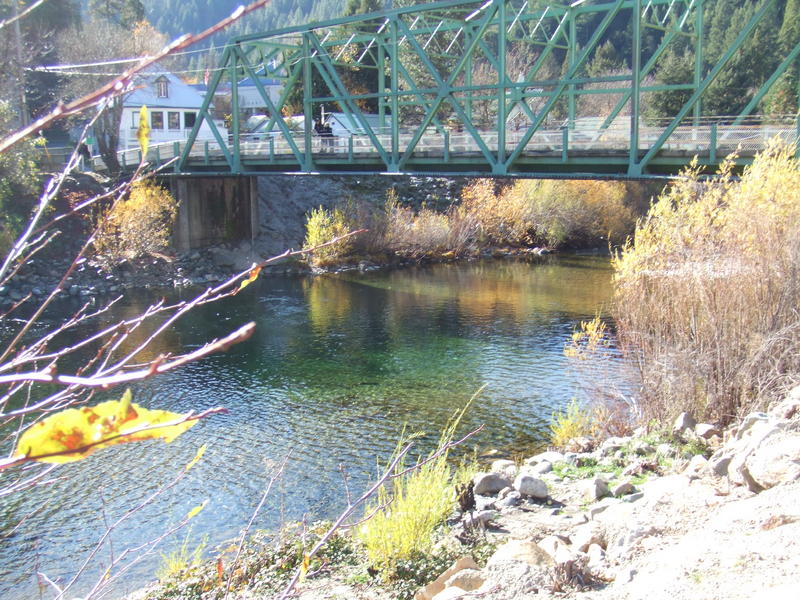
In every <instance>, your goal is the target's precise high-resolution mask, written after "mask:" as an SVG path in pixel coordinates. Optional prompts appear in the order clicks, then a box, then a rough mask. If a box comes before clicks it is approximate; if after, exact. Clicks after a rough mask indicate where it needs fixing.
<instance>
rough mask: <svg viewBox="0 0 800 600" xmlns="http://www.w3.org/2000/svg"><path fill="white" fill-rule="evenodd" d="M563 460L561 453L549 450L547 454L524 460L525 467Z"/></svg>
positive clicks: (542, 453) (543, 453)
mask: <svg viewBox="0 0 800 600" xmlns="http://www.w3.org/2000/svg"><path fill="white" fill-rule="evenodd" d="M563 460H564V455H563V454H561V452H555V451H553V450H549V451H547V452H540V453H539V454H537V455H535V456H531V457H530V458H528V459H526V460H525V464H526V465H536V464H539V463H540V462H549V463H551V464H552V463H557V462H562V461H563Z"/></svg>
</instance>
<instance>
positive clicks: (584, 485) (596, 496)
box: [580, 477, 608, 502]
mask: <svg viewBox="0 0 800 600" xmlns="http://www.w3.org/2000/svg"><path fill="white" fill-rule="evenodd" d="M580 488H581V496H582V497H583V499H584V500H586V501H587V502H596V501H597V500H600V499H601V498H603V497H605V496H608V483H607V482H606V480H605V479H603V478H602V477H595V478H593V479H587V480H586V481H582V482H581V484H580Z"/></svg>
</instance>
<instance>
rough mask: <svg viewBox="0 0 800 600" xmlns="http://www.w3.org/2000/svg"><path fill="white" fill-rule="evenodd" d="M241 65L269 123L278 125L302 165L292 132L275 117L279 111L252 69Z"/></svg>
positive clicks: (269, 129)
mask: <svg viewBox="0 0 800 600" xmlns="http://www.w3.org/2000/svg"><path fill="white" fill-rule="evenodd" d="M234 51H235V52H241V50H239V49H238V48H236V49H235V50H234ZM242 64H243V65H244V68H245V70H246V71H247V74H248V75H249V76H250V78H251V79H252V80H253V82H254V83H255V84H256V89H257V90H258V93H259V95H260V96H261V99H262V100H263V101H264V104H265V105H266V107H267V110H268V111H269V113H270V123H273V124H277V125H278V129H280V130H281V133H283V135H284V137H285V138H286V142H287V143H288V144H289V148H291V150H292V154H294V156H295V158H296V159H297V162H298V163H300V164H301V165H302V164H303V153H302V152H300V148H298V147H297V143H295V141H294V136H293V135H292V132H291V130H290V129H289V127H288V125H286V121H284V120H283V119H281V118H278V117H277V115H279V114H280V111H278V109H277V108H276V107H275V104H274V103H273V102H272V100H271V99H270V97H269V94H268V93H267V91H266V90H265V89H264V86H263V85H261V81H259V79H258V77H256V74H255V72H254V71H253V69H252V68H251V66H250V65H249V64H248V63H247V62H246V61H245V62H243V63H242ZM238 108H239V107H238V106H236V107H231V110H238ZM271 129H272V128H271V127H270V126H269V124H268V125H267V130H268V131H271Z"/></svg>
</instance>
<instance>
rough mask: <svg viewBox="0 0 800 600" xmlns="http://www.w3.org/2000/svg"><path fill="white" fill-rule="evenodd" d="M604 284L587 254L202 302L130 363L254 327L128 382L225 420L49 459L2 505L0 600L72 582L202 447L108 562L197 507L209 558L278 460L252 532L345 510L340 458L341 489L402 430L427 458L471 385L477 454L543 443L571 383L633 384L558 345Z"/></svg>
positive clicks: (614, 367) (603, 263)
mask: <svg viewBox="0 0 800 600" xmlns="http://www.w3.org/2000/svg"><path fill="white" fill-rule="evenodd" d="M610 277H611V272H610V267H609V262H608V259H607V258H603V257H588V256H582V257H578V256H553V257H548V258H546V259H539V260H537V261H535V262H524V261H511V260H507V261H480V262H468V263H459V264H444V265H435V266H423V267H417V268H409V269H404V270H396V271H376V272H371V273H344V274H339V275H331V276H318V277H313V278H311V277H276V276H262V277H261V279H260V280H259V281H258V282H257V283H255V284H253V285H252V286H250V287H249V288H247V290H246V291H244V292H242V293H241V294H239V295H238V296H237V297H235V298H231V299H228V300H225V301H224V302H221V303H217V304H212V305H208V306H204V307H201V308H199V309H197V310H196V311H195V312H194V313H192V314H191V315H189V316H188V318H187V319H186V320H184V321H183V322H181V323H180V324H179V325H178V326H177V327H176V328H174V329H173V330H171V331H170V332H168V334H167V335H166V336H165V337H163V338H162V339H161V340H159V341H158V342H157V343H156V344H155V345H154V346H153V347H151V349H150V351H149V354H148V355H147V356H142V357H141V358H142V359H147V358H152V357H154V356H156V355H157V354H159V353H162V352H177V351H179V350H180V349H186V348H192V347H197V346H199V345H201V344H202V343H203V342H204V341H206V340H209V339H212V338H215V337H221V336H223V335H225V334H226V333H228V332H229V331H231V330H233V329H235V328H236V327H238V326H240V325H242V324H243V323H245V322H247V321H250V320H254V321H256V323H257V325H258V327H257V331H256V334H255V335H254V336H253V337H252V338H251V339H250V340H248V341H247V342H245V343H243V344H240V345H238V346H236V347H234V348H232V349H231V350H230V351H229V352H227V353H225V354H220V355H216V356H213V357H211V358H209V359H207V360H204V361H202V362H199V363H195V364H192V365H189V366H188V367H186V368H184V369H182V370H180V371H178V372H173V373H169V374H167V375H165V376H162V377H158V378H155V379H152V380H148V381H146V382H144V383H142V384H139V385H137V386H135V387H134V388H133V392H134V396H135V401H136V402H139V403H140V404H142V405H145V406H148V407H158V408H166V409H169V410H175V411H187V410H196V411H198V410H203V409H206V408H210V407H214V406H224V407H227V408H228V409H229V413H228V414H227V415H220V416H213V417H211V418H209V419H207V420H205V421H203V422H201V423H199V424H198V425H197V426H195V427H194V428H193V429H191V430H190V431H189V432H187V433H186V434H184V435H183V436H182V437H180V438H179V439H178V440H176V441H175V442H173V443H172V444H169V445H165V444H163V443H161V442H152V443H141V444H129V445H127V446H123V447H116V448H111V449H108V450H104V451H101V452H98V453H97V454H95V455H93V456H92V457H91V458H90V459H88V460H85V461H82V462H80V463H73V464H69V465H64V466H61V467H59V469H58V470H57V471H56V472H55V475H56V476H64V478H63V479H62V480H60V481H57V482H55V483H53V484H52V485H50V486H46V487H42V488H38V489H35V490H32V491H29V492H25V493H22V494H15V495H13V496H10V497H7V498H3V499H0V539H2V551H1V552H0V598H3V599H5V600H17V599H28V598H38V597H39V589H38V586H37V578H36V572H37V571H41V572H43V573H45V574H47V576H48V577H50V578H51V579H61V580H62V581H63V580H65V579H67V578H69V576H70V575H71V574H73V573H74V572H75V571H76V569H77V568H78V566H79V565H80V564H81V561H82V560H83V559H84V558H85V556H86V554H87V553H88V552H89V551H90V550H91V549H92V548H93V547H94V545H95V544H96V542H97V540H98V539H99V537H100V536H101V535H102V533H103V531H104V530H105V525H104V521H109V522H111V521H113V520H115V519H116V518H118V517H119V516H120V515H121V514H123V513H124V512H125V510H126V509H128V508H130V507H132V506H135V505H137V504H138V503H140V502H141V501H142V500H143V499H144V498H146V497H147V496H148V495H149V494H151V493H152V492H153V491H154V490H156V489H157V488H158V487H160V486H162V485H164V484H165V483H167V482H169V481H170V480H171V479H172V478H174V476H175V475H176V474H177V473H178V472H179V471H180V470H181V469H182V468H183V466H184V465H185V464H186V463H187V462H188V461H189V460H190V459H191V458H192V457H193V456H194V454H195V452H196V451H197V449H198V447H199V446H201V445H202V444H208V450H207V452H206V454H205V456H204V458H203V460H202V461H201V462H200V463H199V464H198V465H197V466H196V467H195V468H194V469H193V470H192V471H191V472H190V473H189V475H188V476H187V477H186V478H185V479H184V480H183V481H182V482H181V483H180V484H179V485H178V486H176V487H175V488H174V489H172V490H170V491H169V492H167V493H166V494H164V495H163V496H162V497H160V498H159V499H158V501H157V502H155V503H153V504H152V505H151V506H148V507H146V508H145V509H143V510H142V511H141V512H140V513H138V514H137V515H136V516H135V517H134V518H133V519H131V520H130V521H129V522H126V523H125V524H123V525H122V526H121V527H120V528H119V529H118V530H116V531H115V532H114V534H113V536H112V539H113V552H114V553H115V555H117V556H118V555H119V553H120V552H122V551H123V550H124V549H125V548H126V547H131V546H135V545H137V544H139V543H142V542H144V541H147V540H149V539H152V538H154V537H156V536H157V535H158V534H159V533H160V532H162V531H164V530H165V529H167V527H168V526H169V524H170V523H175V522H176V521H179V520H180V519H181V518H183V517H184V516H185V515H186V513H187V512H188V511H189V510H190V509H191V508H192V507H194V506H196V505H198V504H200V503H201V502H203V501H205V500H207V501H208V504H207V506H206V508H205V510H203V512H201V513H200V514H199V515H198V516H197V517H196V518H195V519H194V520H193V525H192V530H191V534H190V535H191V538H192V540H194V541H200V540H201V539H203V537H204V536H207V537H208V546H207V547H208V548H209V550H210V549H211V548H213V547H214V546H215V545H217V544H219V543H221V542H222V541H224V540H227V539H231V538H233V537H234V536H236V535H237V533H238V532H239V531H240V530H241V529H242V528H243V527H244V525H245V524H246V522H247V520H248V519H249V517H250V515H251V513H252V511H253V509H254V507H255V506H256V504H257V502H258V500H259V497H260V495H261V493H262V491H263V489H264V487H265V485H266V483H267V481H268V476H269V473H270V471H271V469H272V468H274V467H275V465H276V464H278V463H279V462H280V461H281V460H282V459H283V458H284V457H285V456H287V455H289V460H288V464H287V467H286V472H285V474H284V475H283V477H282V478H281V479H280V480H279V482H278V483H277V484H276V486H275V488H274V491H273V492H272V494H271V495H270V498H269V500H268V502H267V504H266V506H265V508H264V509H263V511H262V513H261V515H260V516H259V518H258V520H257V522H256V526H257V527H259V528H265V529H274V528H276V527H279V526H280V524H281V523H285V522H287V521H289V520H296V519H300V518H303V517H306V518H308V519H310V520H314V519H318V518H325V517H331V516H334V515H335V514H336V511H337V510H339V509H341V508H342V506H343V505H344V503H345V500H344V491H343V490H344V488H343V482H342V475H341V471H340V465H344V467H345V469H346V472H347V474H348V481H349V486H350V489H351V490H352V491H353V492H354V493H355V492H358V491H360V490H362V489H363V488H364V486H365V484H366V483H367V481H368V480H369V478H370V477H371V476H373V475H374V474H375V472H376V462H377V461H385V460H386V459H387V457H388V456H389V455H390V454H391V451H392V449H393V448H394V447H395V444H396V443H397V440H398V437H399V435H400V432H401V430H402V428H403V426H404V425H405V426H406V427H407V429H409V430H411V431H424V432H426V433H427V434H428V435H427V436H426V437H425V438H423V440H422V442H421V443H420V451H421V452H424V451H427V450H429V449H430V447H431V444H432V443H433V441H434V440H435V439H436V438H437V436H438V433H439V431H440V429H441V428H442V426H443V425H444V424H445V423H446V421H447V419H448V418H449V417H450V416H451V415H452V414H453V412H454V411H455V410H457V409H458V408H460V407H462V406H463V405H464V404H465V403H466V402H467V400H468V399H469V398H470V396H472V395H473V393H474V392H475V391H476V390H478V389H479V388H480V387H481V386H485V389H484V391H483V393H482V394H481V395H480V397H479V398H478V399H477V400H476V402H475V404H474V405H473V407H472V408H471V409H470V411H469V413H468V414H467V416H466V419H465V422H464V424H463V430H464V431H466V430H467V428H472V427H477V426H478V425H480V424H483V425H484V426H485V431H484V432H483V433H481V434H480V436H479V437H477V439H476V440H475V443H474V444H472V446H477V447H478V448H479V450H480V451H487V450H489V449H492V448H493V449H498V450H500V451H502V452H504V453H507V454H509V455H514V454H517V455H518V454H523V453H527V452H532V451H533V450H535V449H537V448H540V447H542V446H543V445H544V444H545V443H546V438H547V433H548V431H547V425H548V421H549V419H550V416H551V415H552V413H553V411H554V410H557V409H560V408H563V407H564V406H565V405H566V403H567V402H568V401H569V399H570V398H571V397H573V396H575V395H578V394H580V388H581V382H583V383H584V384H585V383H587V382H589V383H590V384H591V385H595V386H597V385H603V386H604V385H618V386H621V387H622V388H625V387H626V386H628V387H630V386H631V385H632V377H631V375H630V370H629V369H627V368H625V365H624V364H623V363H622V360H621V359H620V358H619V356H618V355H617V353H616V351H615V350H614V349H609V350H608V352H607V353H606V355H605V356H603V357H602V359H601V360H599V361H597V362H595V363H590V364H581V365H580V367H579V368H577V369H576V366H575V364H571V363H570V361H569V360H568V359H567V358H565V357H564V354H563V348H564V343H565V341H567V340H568V338H569V336H570V334H571V332H572V330H573V328H574V327H575V326H576V325H577V324H578V322H579V321H580V320H581V319H586V318H591V317H592V316H594V315H595V314H596V313H598V312H599V313H601V314H603V313H604V311H605V310H606V308H607V305H608V302H609V297H610ZM184 293H185V292H184ZM149 300H150V298H148V297H146V296H144V295H142V294H133V295H131V296H130V297H129V298H127V299H126V300H125V302H124V304H120V305H118V306H116V307H115V308H114V312H113V314H111V315H109V316H108V318H109V320H116V319H118V318H120V317H122V316H132V315H133V314H136V313H138V312H141V311H142V310H143V309H144V308H145V307H146V305H147V303H148V302H149ZM23 519H24V522H23V523H22V524H21V525H19V526H18V527H16V528H14V527H15V525H16V524H17V523H19V522H20V521H21V520H23ZM178 537H179V538H180V540H182V539H183V537H184V534H183V533H181V534H179V536H178ZM3 538H4V539H3ZM180 540H178V542H177V543H179V541H180ZM174 543H176V542H175V541H174V540H170V541H168V542H166V543H165V544H164V545H163V546H162V547H161V548H160V550H164V551H168V550H170V549H171V548H172V547H173V546H174ZM111 551H112V550H111V548H110V547H105V548H104V549H103V550H102V551H101V552H100V553H99V554H98V557H97V560H96V561H94V562H93V564H92V566H91V567H90V568H89V569H88V571H87V575H86V576H85V578H84V579H85V582H86V584H85V585H81V586H78V587H77V588H76V589H73V590H72V591H71V593H70V594H69V595H68V597H70V598H71V597H74V596H78V595H80V593H81V592H85V591H86V590H87V585H88V583H89V582H92V581H94V580H95V579H96V578H97V577H98V576H99V573H101V572H102V566H103V565H105V564H107V563H108V557H109V556H110V552H111ZM159 561H160V557H159V556H158V553H157V552H156V553H155V554H154V555H152V556H150V557H147V558H146V559H145V560H143V561H142V562H140V563H139V564H137V565H136V566H135V567H133V568H132V569H131V570H130V571H129V572H128V573H126V575H125V577H124V578H123V581H122V582H121V583H119V584H117V585H116V587H115V588H114V593H113V594H112V597H115V596H119V595H121V594H122V593H124V592H125V591H130V590H132V589H135V588H137V587H140V586H141V585H143V584H144V583H146V582H147V581H148V580H150V579H152V578H153V573H154V572H155V569H156V568H157V567H158V564H159ZM51 592H52V590H50V589H48V590H45V593H44V597H51V596H52V593H51Z"/></svg>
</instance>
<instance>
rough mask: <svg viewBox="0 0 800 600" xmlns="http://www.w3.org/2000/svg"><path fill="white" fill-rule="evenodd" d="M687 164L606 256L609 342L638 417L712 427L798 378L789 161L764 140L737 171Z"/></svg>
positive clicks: (798, 211) (796, 264)
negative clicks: (634, 393) (631, 371)
mask: <svg viewBox="0 0 800 600" xmlns="http://www.w3.org/2000/svg"><path fill="white" fill-rule="evenodd" d="M731 169H732V162H727V163H726V164H725V165H724V166H723V167H722V168H721V170H720V172H719V174H718V175H717V177H716V178H715V179H714V180H713V181H708V182H701V181H700V180H699V178H698V174H699V168H698V167H697V165H696V164H694V165H693V166H692V167H690V168H689V169H688V170H687V171H686V172H685V173H684V177H683V178H681V179H679V180H677V181H676V183H674V184H673V185H672V186H671V187H670V188H669V189H668V190H666V192H665V193H664V194H663V195H662V196H661V197H660V199H659V200H658V202H657V203H656V204H655V205H654V206H653V207H652V209H651V211H650V213H649V214H648V216H647V217H646V218H645V219H644V220H643V221H641V222H640V223H639V224H638V226H637V228H636V234H635V240H634V243H631V244H628V245H627V246H626V247H625V248H624V250H623V251H622V252H620V253H619V255H618V256H616V257H615V259H614V269H615V287H616V290H615V293H616V303H615V305H616V308H615V311H616V319H617V325H618V331H619V336H620V339H621V340H622V342H623V345H624V347H625V349H626V351H627V352H628V353H629V354H630V355H632V356H634V357H635V358H636V360H637V363H638V365H639V369H640V371H641V376H642V380H643V397H642V399H641V400H642V407H641V408H642V411H643V416H644V417H645V419H651V418H655V419H658V420H660V421H662V422H664V421H666V420H668V419H671V418H672V417H674V416H675V415H677V414H678V413H680V412H682V411H684V410H686V411H690V412H692V413H694V414H695V415H696V416H697V417H698V418H702V419H704V420H708V421H717V422H720V423H721V424H724V423H727V422H729V421H731V420H732V419H734V418H736V417H739V416H741V415H742V414H743V413H746V412H749V411H750V410H752V409H753V408H755V407H756V406H759V405H761V406H763V405H765V404H766V403H768V402H769V401H770V400H771V399H774V398H776V397H778V396H780V395H781V394H782V393H783V391H784V390H785V389H786V388H787V387H788V386H790V385H792V384H794V383H796V382H797V381H798V380H800V352H798V350H800V344H798V340H800V336H799V335H798V333H800V314H799V313H798V304H799V303H800V235H798V232H800V200H798V197H797V195H796V190H797V189H800V165H798V162H797V160H796V159H795V158H794V147H793V146H792V147H786V146H780V145H777V144H776V143H773V144H772V145H770V146H769V147H768V149H767V150H765V151H764V152H763V153H762V154H760V155H759V156H758V157H756V159H755V161H754V163H753V165H752V166H750V167H748V168H747V169H745V171H744V173H743V174H742V176H741V179H739V180H737V179H735V178H734V177H733V176H732V173H731Z"/></svg>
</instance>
